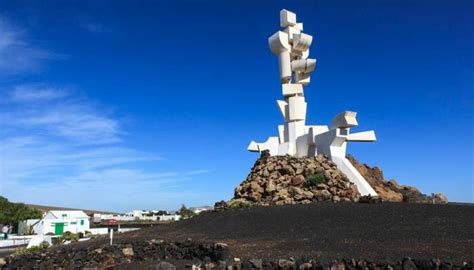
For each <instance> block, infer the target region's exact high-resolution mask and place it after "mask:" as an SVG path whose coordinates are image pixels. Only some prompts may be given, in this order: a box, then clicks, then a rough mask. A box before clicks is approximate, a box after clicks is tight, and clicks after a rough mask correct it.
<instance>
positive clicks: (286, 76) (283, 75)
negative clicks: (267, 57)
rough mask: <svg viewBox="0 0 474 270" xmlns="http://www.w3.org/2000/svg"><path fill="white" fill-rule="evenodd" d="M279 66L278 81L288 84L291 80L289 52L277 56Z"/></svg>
mask: <svg viewBox="0 0 474 270" xmlns="http://www.w3.org/2000/svg"><path fill="white" fill-rule="evenodd" d="M278 63H279V65H280V81H281V82H282V83H288V82H290V80H291V57H290V52H289V51H284V52H282V53H280V54H279V55H278Z"/></svg>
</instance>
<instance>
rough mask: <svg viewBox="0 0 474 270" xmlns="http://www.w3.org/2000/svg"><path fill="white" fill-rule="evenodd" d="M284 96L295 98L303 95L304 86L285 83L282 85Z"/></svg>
mask: <svg viewBox="0 0 474 270" xmlns="http://www.w3.org/2000/svg"><path fill="white" fill-rule="evenodd" d="M281 86H282V89H283V91H282V92H283V96H285V97H287V96H294V95H298V94H301V95H302V94H303V85H302V84H299V83H285V84H282V85H281Z"/></svg>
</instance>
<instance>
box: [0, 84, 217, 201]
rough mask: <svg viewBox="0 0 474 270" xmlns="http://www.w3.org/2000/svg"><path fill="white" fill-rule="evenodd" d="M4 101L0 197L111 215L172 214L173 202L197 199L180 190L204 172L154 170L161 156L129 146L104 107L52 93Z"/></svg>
mask: <svg viewBox="0 0 474 270" xmlns="http://www.w3.org/2000/svg"><path fill="white" fill-rule="evenodd" d="M6 96H7V97H9V98H6V99H4V100H6V101H4V103H3V104H2V105H4V106H0V130H1V131H2V132H0V194H2V195H3V196H6V197H8V198H11V199H13V200H15V201H24V202H32V203H42V204H47V205H48V204H49V205H60V206H70V207H81V208H98V206H100V205H103V208H104V209H111V210H127V209H131V208H137V207H138V208H143V207H147V206H151V205H153V206H156V207H159V206H162V207H168V208H170V207H174V206H175V205H177V204H179V203H180V202H175V201H174V200H173V198H183V196H185V197H186V198H192V197H193V196H194V197H198V194H195V193H192V192H183V191H182V189H183V186H184V185H185V183H186V181H189V180H190V179H192V178H193V177H194V176H196V175H199V174H204V173H207V172H208V170H193V171H181V172H176V171H169V170H159V169H157V167H158V166H157V165H159V164H158V163H159V161H160V160H161V157H160V156H158V155H156V154H151V153H146V152H143V151H139V150H136V149H133V148H130V147H127V146H126V143H125V140H124V138H123V137H126V135H125V134H126V133H125V132H124V131H122V128H121V124H120V121H119V120H117V119H116V118H115V117H113V115H112V114H111V113H104V112H103V110H104V107H103V106H102V107H99V106H96V105H94V103H93V102H91V101H90V100H87V99H85V98H78V97H76V96H75V95H74V93H73V92H72V91H66V92H65V90H64V89H61V88H55V87H37V86H35V87H28V86H22V87H17V88H15V89H14V90H13V91H11V92H9V93H7V94H6ZM7 128H8V129H7ZM4 130H8V132H3V131H4ZM149 168H152V169H149ZM103 200H107V203H105V204H104V203H102V201H103ZM99 208H100V207H99Z"/></svg>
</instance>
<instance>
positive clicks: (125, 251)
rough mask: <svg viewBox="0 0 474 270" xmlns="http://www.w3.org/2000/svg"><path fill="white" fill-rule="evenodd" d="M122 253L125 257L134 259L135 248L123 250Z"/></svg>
mask: <svg viewBox="0 0 474 270" xmlns="http://www.w3.org/2000/svg"><path fill="white" fill-rule="evenodd" d="M122 253H123V255H125V256H129V257H132V256H133V248H131V247H128V248H124V249H122Z"/></svg>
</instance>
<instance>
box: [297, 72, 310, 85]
mask: <svg viewBox="0 0 474 270" xmlns="http://www.w3.org/2000/svg"><path fill="white" fill-rule="evenodd" d="M310 82H311V74H310V73H302V72H297V73H296V74H295V83H301V84H302V85H303V86H306V85H308V84H309V83H310Z"/></svg>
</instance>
